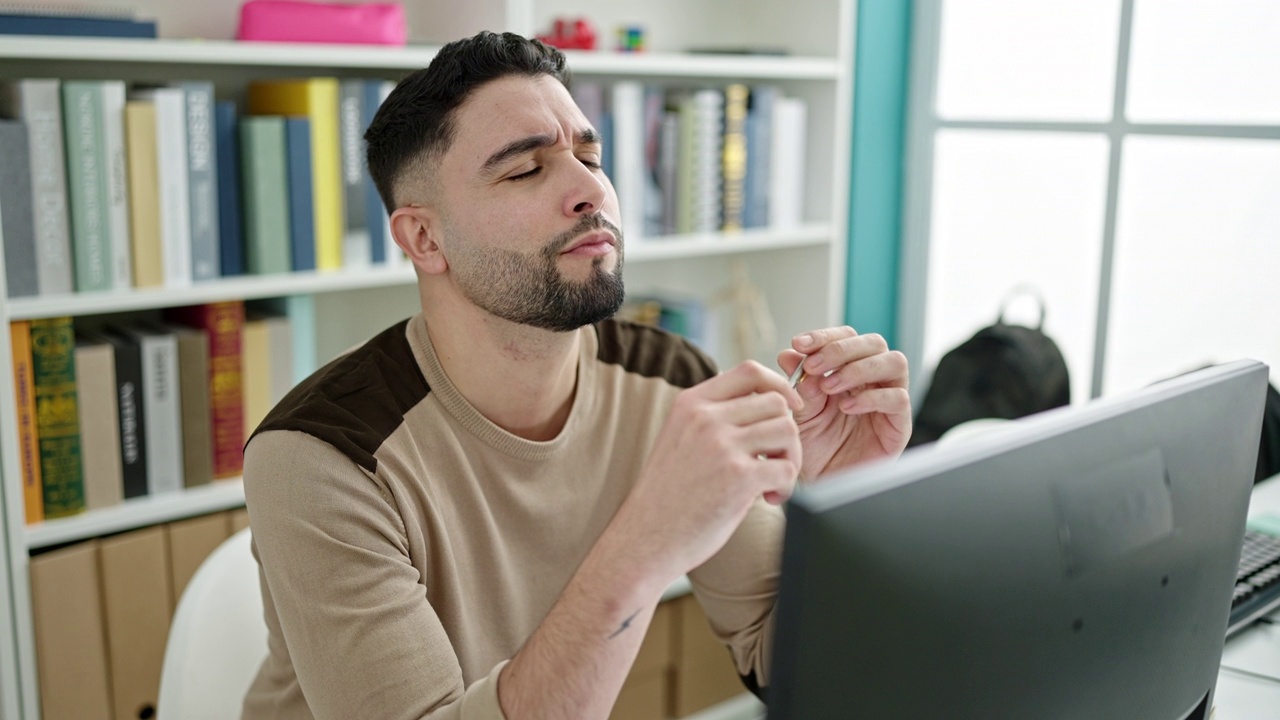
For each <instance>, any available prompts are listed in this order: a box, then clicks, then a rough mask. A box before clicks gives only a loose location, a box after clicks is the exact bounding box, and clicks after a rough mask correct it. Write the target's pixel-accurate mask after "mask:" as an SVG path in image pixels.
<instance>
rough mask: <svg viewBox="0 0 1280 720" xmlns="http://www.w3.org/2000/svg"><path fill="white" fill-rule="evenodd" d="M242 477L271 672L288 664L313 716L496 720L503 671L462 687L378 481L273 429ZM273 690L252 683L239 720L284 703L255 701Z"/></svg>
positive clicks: (332, 452) (269, 713)
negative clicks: (260, 585) (274, 665)
mask: <svg viewBox="0 0 1280 720" xmlns="http://www.w3.org/2000/svg"><path fill="white" fill-rule="evenodd" d="M244 477H245V501H246V505H247V507H248V509H249V516H250V522H251V526H252V528H253V531H252V532H253V544H254V550H255V554H256V556H257V558H258V562H259V564H260V566H261V573H260V576H261V578H262V583H263V588H262V592H263V595H264V600H265V602H266V605H267V607H268V608H269V612H268V613H267V621H268V626H269V630H270V635H271V636H270V638H269V644H270V646H271V655H272V656H271V657H270V658H269V659H268V665H270V664H271V663H272V662H277V663H285V664H291V665H292V667H293V671H294V673H295V674H296V677H297V686H296V689H297V690H300V692H301V695H302V698H303V699H304V700H305V705H306V707H307V709H309V710H310V715H311V716H314V717H315V718H319V719H327V718H343V719H344V720H345V719H347V718H387V719H388V720H400V719H404V720H409V719H411V718H412V719H421V720H504V718H503V714H502V710H501V707H500V706H499V704H498V695H497V680H498V672H499V671H500V670H501V668H502V664H499V665H498V666H496V667H495V668H494V669H493V671H492V672H490V673H489V675H488V676H486V677H484V678H481V679H480V680H478V681H476V682H474V683H472V685H471V686H470V687H464V686H463V679H462V670H461V667H460V665H459V662H458V657H457V654H456V653H455V651H454V649H453V646H452V645H451V643H450V642H449V637H448V635H447V634H446V632H445V629H444V627H443V626H442V624H441V622H440V619H439V617H438V616H437V614H436V612H435V610H434V609H433V608H432V606H431V604H430V603H429V602H428V601H427V593H426V587H425V586H424V584H423V580H422V577H421V575H420V573H419V572H418V571H417V570H416V569H415V568H414V567H413V565H412V564H411V562H410V559H409V554H408V545H407V540H406V535H405V529H404V525H403V521H402V519H401V516H400V513H399V511H398V509H397V506H396V502H395V499H394V497H393V496H392V494H391V493H390V492H389V491H388V489H387V488H386V486H385V485H384V484H383V483H382V482H381V481H380V480H379V479H378V478H377V477H376V476H374V475H372V474H369V473H367V472H365V471H364V470H363V469H361V468H360V467H358V466H357V465H356V464H355V463H353V462H352V461H351V460H350V459H348V458H347V457H346V456H345V455H343V454H342V453H340V452H339V451H338V450H336V449H335V448H334V447H333V446H331V445H328V444H326V443H324V442H322V441H320V440H317V439H316V438H314V437H312V436H310V435H306V434H304V433H299V432H292V431H279V430H278V431H272V432H266V433H262V434H259V435H258V436H256V437H255V438H254V439H253V441H252V442H250V443H249V445H248V447H247V448H246V450H245V471H244ZM272 608H273V611H270V609H272ZM272 615H274V617H272ZM280 655H285V657H279V656H280ZM260 679H261V678H260ZM270 692H274V691H273V690H271V689H268V688H261V689H260V688H259V684H258V683H255V684H254V687H253V688H252V689H251V690H250V693H249V696H248V697H247V698H246V703H245V716H244V717H245V718H246V720H248V719H250V718H256V717H259V716H262V717H276V716H277V715H276V714H275V711H276V710H279V709H280V708H281V706H282V705H288V704H290V703H289V702H288V701H286V700H282V698H280V697H270V696H267V697H263V696H261V694H262V693H270ZM255 693H259V695H258V696H255ZM295 700H296V698H295ZM305 715H306V714H305V713H300V714H299V716H305ZM290 717H293V715H290Z"/></svg>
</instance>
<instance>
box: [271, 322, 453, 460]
mask: <svg viewBox="0 0 1280 720" xmlns="http://www.w3.org/2000/svg"><path fill="white" fill-rule="evenodd" d="M407 324H408V320H402V321H401V322H398V323H396V324H395V325H393V326H391V327H390V328H387V329H386V330H384V331H383V332H381V333H379V334H378V335H376V336H374V337H373V338H372V339H371V340H369V342H367V343H365V344H364V345H362V346H360V347H359V348H357V349H355V350H353V351H352V352H350V353H348V354H346V355H344V356H342V357H340V358H338V359H337V360H334V361H333V362H331V363H329V364H328V365H326V366H324V367H323V368H320V369H319V370H317V371H316V372H315V373H313V374H312V375H311V377H309V378H307V379H306V380H303V381H302V382H301V383H299V384H298V385H297V387H295V388H294V389H293V390H291V391H289V394H287V395H285V397H284V399H283V400H281V401H280V403H279V404H278V405H276V406H275V408H273V409H272V410H271V412H270V413H268V414H267V417H266V418H265V419H264V420H263V421H262V424H261V425H259V426H258V428H257V429H256V430H255V431H254V433H253V434H254V435H257V434H258V433H261V432H267V431H270V430H294V431H297V432H304V433H307V434H308V435H312V436H314V437H316V438H317V439H319V440H322V441H324V442H326V443H329V444H330V445H332V446H334V447H335V448H337V449H338V450H339V451H341V452H342V453H343V454H344V455H346V456H347V457H349V458H351V460H352V461H353V462H355V463H356V464H357V465H359V466H360V467H362V468H364V469H365V470H368V471H369V472H374V471H376V470H377V465H378V462H377V459H376V458H375V457H374V453H375V452H376V451H377V450H378V448H379V447H381V446H382V443H383V441H384V440H386V439H387V437H388V436H389V435H390V434H391V433H392V432H394V431H395V429H396V428H397V427H399V426H400V424H401V423H402V422H403V421H404V415H405V413H407V412H408V411H409V409H410V408H412V407H413V406H415V405H417V404H418V403H419V402H421V401H422V399H423V398H425V397H426V396H427V393H428V392H430V388H429V387H427V381H426V378H424V377H423V376H422V371H421V369H419V367H418V361H417V360H416V359H415V358H414V356H413V349H412V348H411V347H410V346H409V341H408V339H407V338H406V337H405V328H406V325H407ZM252 439H253V437H252V436H251V437H250V438H249V440H252ZM246 444H247V443H246Z"/></svg>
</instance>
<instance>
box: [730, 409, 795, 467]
mask: <svg viewBox="0 0 1280 720" xmlns="http://www.w3.org/2000/svg"><path fill="white" fill-rule="evenodd" d="M735 444H736V445H737V446H738V447H740V448H742V449H743V450H745V451H746V453H747V455H748V456H750V457H765V458H770V459H777V458H785V459H789V460H796V461H797V463H796V465H797V467H798V466H799V462H798V458H799V453H800V431H799V429H798V428H797V427H796V424H795V421H793V420H792V419H791V418H789V417H780V418H769V419H767V420H761V421H760V422H757V423H754V424H752V425H747V426H745V427H742V428H739V430H738V434H737V436H736V438H735Z"/></svg>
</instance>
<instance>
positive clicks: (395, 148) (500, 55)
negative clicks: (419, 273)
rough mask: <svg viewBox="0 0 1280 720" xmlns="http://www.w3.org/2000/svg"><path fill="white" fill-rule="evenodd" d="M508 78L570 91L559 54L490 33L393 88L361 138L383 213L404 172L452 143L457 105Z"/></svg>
mask: <svg viewBox="0 0 1280 720" xmlns="http://www.w3.org/2000/svg"><path fill="white" fill-rule="evenodd" d="M509 75H524V76H528V77H537V76H538V75H550V76H551V77H554V78H555V79H557V80H559V81H560V83H561V84H563V85H564V86H565V87H566V88H567V87H569V70H568V68H567V67H566V66H565V58H564V54H563V53H561V52H560V51H559V50H557V49H555V48H553V47H548V46H547V45H544V44H543V43H542V42H540V41H538V40H531V39H529V38H525V37H521V36H520V35H516V34H514V33H505V32H504V33H502V34H497V33H492V32H488V31H485V32H481V33H480V34H478V35H474V36H472V37H469V38H466V39H463V40H455V41H453V42H451V43H449V44H447V45H445V46H444V47H442V48H440V52H439V53H437V54H436V56H435V57H434V58H432V60H431V64H430V65H428V66H427V67H426V68H424V69H422V70H418V71H416V72H414V73H413V74H411V75H409V76H408V77H406V78H405V79H403V80H401V81H400V82H399V83H398V84H397V85H396V88H395V90H392V91H391V94H390V95H389V96H388V97H387V99H386V101H385V102H383V103H382V107H380V108H379V109H378V112H377V114H376V115H374V118H373V122H372V123H370V124H369V129H368V130H367V131H365V134H364V139H365V144H366V155H367V159H368V163H369V175H370V176H371V177H372V178H373V182H374V184H375V185H376V186H377V188H378V193H379V194H380V195H381V196H382V202H383V204H384V205H386V207H387V212H393V211H394V210H395V209H396V207H397V206H396V204H395V197H394V190H395V187H396V185H397V183H398V182H399V181H400V179H401V177H402V176H403V175H404V173H405V171H406V170H408V169H409V168H411V167H412V166H414V165H416V164H418V162H419V161H420V160H426V161H428V162H434V161H437V160H439V158H440V157H441V156H442V155H444V153H445V152H446V151H447V150H448V149H449V146H450V145H452V144H453V140H454V137H455V133H456V130H457V128H456V126H455V125H454V114H455V111H456V110H457V109H458V107H459V106H460V105H462V103H463V102H464V101H465V100H466V99H467V97H468V96H470V95H471V93H472V92H474V91H475V90H476V89H477V88H479V87H480V86H482V85H484V84H485V83H488V82H491V81H493V80H497V79H499V78H503V77H507V76H509Z"/></svg>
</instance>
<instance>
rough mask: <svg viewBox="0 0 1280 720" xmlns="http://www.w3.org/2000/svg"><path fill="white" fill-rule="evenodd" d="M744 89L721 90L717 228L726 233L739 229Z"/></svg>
mask: <svg viewBox="0 0 1280 720" xmlns="http://www.w3.org/2000/svg"><path fill="white" fill-rule="evenodd" d="M746 124H747V86H746V85H743V84H741V83H732V84H730V85H728V86H726V87H725V89H724V149H723V151H722V152H721V158H722V168H721V172H722V174H723V176H724V213H723V218H722V219H721V223H720V227H721V229H722V230H724V231H726V232H733V231H736V230H741V229H742V226H743V205H744V197H743V192H744V188H743V184H744V182H745V181H746V175H747V128H746Z"/></svg>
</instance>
